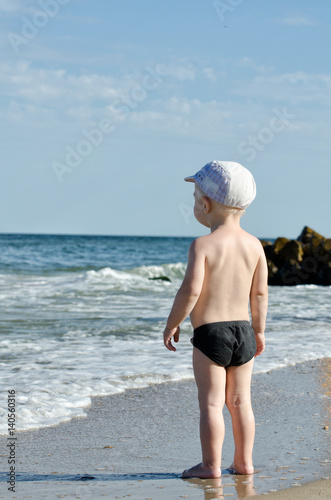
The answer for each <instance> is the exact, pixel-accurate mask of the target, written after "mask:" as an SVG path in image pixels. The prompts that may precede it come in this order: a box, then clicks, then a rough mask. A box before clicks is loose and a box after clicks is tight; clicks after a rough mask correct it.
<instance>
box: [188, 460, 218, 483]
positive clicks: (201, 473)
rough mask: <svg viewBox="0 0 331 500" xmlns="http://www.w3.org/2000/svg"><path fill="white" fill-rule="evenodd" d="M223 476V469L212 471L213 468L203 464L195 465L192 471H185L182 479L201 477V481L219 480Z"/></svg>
mask: <svg viewBox="0 0 331 500" xmlns="http://www.w3.org/2000/svg"><path fill="white" fill-rule="evenodd" d="M221 475H222V471H221V469H212V468H211V467H204V466H203V465H202V463H201V464H198V465H194V467H191V468H190V469H185V470H184V471H183V472H182V478H183V479H187V478H189V477H199V478H201V479H217V478H220V477H221Z"/></svg>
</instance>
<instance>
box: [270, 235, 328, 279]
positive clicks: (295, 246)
mask: <svg viewBox="0 0 331 500" xmlns="http://www.w3.org/2000/svg"><path fill="white" fill-rule="evenodd" d="M261 243H262V245H263V248H264V252H265V255H266V258H267V262H268V271H269V285H277V286H294V285H312V284H314V285H324V286H330V285H331V239H328V238H324V237H323V236H322V235H320V234H318V233H316V231H314V230H313V229H311V228H309V227H307V226H305V227H304V228H303V230H302V232H301V234H300V236H299V237H298V238H297V239H296V240H289V239H288V238H277V239H276V241H275V242H274V243H271V242H270V241H265V240H261Z"/></svg>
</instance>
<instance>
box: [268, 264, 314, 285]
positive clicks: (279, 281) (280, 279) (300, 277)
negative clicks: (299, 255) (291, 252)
mask: <svg viewBox="0 0 331 500" xmlns="http://www.w3.org/2000/svg"><path fill="white" fill-rule="evenodd" d="M305 277H306V275H305V274H304V273H302V268H301V266H300V264H299V263H298V262H296V261H295V260H294V259H291V260H290V261H289V262H285V264H283V266H282V267H281V268H280V269H279V270H278V272H277V273H276V274H275V276H274V277H273V278H272V279H271V280H269V284H270V285H278V286H295V285H301V284H303V283H304V279H305Z"/></svg>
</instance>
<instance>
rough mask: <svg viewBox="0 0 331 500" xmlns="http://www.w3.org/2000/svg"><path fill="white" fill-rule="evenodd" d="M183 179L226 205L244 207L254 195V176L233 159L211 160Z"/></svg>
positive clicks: (250, 201)
mask: <svg viewBox="0 0 331 500" xmlns="http://www.w3.org/2000/svg"><path fill="white" fill-rule="evenodd" d="M184 180H185V181H187V182H195V183H196V184H197V185H198V186H199V188H200V189H201V190H202V191H203V192H204V193H205V194H206V195H207V196H209V197H210V198H211V199H212V200H215V201H217V202H218V203H221V204H222V205H226V206H228V207H233V208H241V209H245V208H247V207H248V205H250V204H251V203H252V201H253V200H254V198H255V196H256V184H255V180H254V177H253V176H252V174H251V173H250V171H249V170H247V168H245V167H243V166H242V165H240V163H236V162H234V161H216V160H215V161H212V162H210V163H207V164H206V165H205V166H204V167H202V169H201V170H199V172H197V173H196V174H195V175H192V176H190V177H185V179H184Z"/></svg>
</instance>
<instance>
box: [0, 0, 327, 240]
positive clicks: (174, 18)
mask: <svg viewBox="0 0 331 500" xmlns="http://www.w3.org/2000/svg"><path fill="white" fill-rule="evenodd" d="M0 19H1V21H0V23H1V35H0V48H1V53H2V58H1V62H0V66H1V67H0V117H1V118H0V127H1V128H0V132H1V145H2V146H1V150H2V162H1V163H2V164H1V174H0V175H1V188H2V190H1V191H2V192H1V198H0V203H1V213H2V218H1V223H0V232H28V233H67V234H68V233H69V234H129V235H130V234H132V235H133V234H134V235H161V236H163V235H164V236H166V235H175V236H177V235H178V236H195V235H200V234H205V233H206V229H205V228H203V227H201V226H199V225H198V223H197V222H196V221H195V219H194V218H193V216H192V212H191V211H192V205H193V196H192V191H193V186H192V185H191V184H187V183H184V182H183V178H184V177H185V176H187V175H190V174H193V173H195V172H196V171H197V170H199V169H200V168H201V167H202V166H203V165H204V164H205V163H207V162H209V161H212V160H233V161H238V162H240V163H242V164H243V165H244V166H246V167H247V168H248V169H249V170H251V172H252V173H253V175H254V177H255V179H256V183H257V198H256V200H255V201H254V202H253V204H252V205H251V207H249V208H248V210H247V213H246V215H245V216H244V218H243V227H244V228H245V229H247V230H248V231H250V232H252V233H253V234H255V235H256V236H258V237H277V236H280V235H282V236H287V237H293V238H295V237H297V236H298V234H299V233H300V232H301V229H302V227H303V226H304V225H309V226H311V227H313V228H314V229H315V230H317V231H318V232H321V233H322V234H324V235H325V236H329V237H330V236H331V234H330V221H329V219H330V185H331V169H330V157H331V155H330V101H331V94H330V89H331V69H330V57H329V47H330V35H331V29H330V19H331V3H330V2H328V1H327V0H317V1H315V2H313V1H312V0H311V1H307V0H300V1H299V0H292V1H291V2H288V1H285V0H278V1H277V2H271V1H265V0H224V1H221V0H220V1H212V0H211V1H209V0H190V1H189V0H167V1H166V2H163V1H162V2H161V1H157V0H139V1H137V0H117V1H115V0H113V1H112V0H93V1H92V0H38V1H29V0H26V1H24V0H0Z"/></svg>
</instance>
